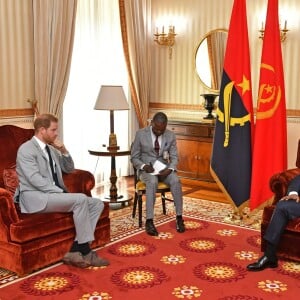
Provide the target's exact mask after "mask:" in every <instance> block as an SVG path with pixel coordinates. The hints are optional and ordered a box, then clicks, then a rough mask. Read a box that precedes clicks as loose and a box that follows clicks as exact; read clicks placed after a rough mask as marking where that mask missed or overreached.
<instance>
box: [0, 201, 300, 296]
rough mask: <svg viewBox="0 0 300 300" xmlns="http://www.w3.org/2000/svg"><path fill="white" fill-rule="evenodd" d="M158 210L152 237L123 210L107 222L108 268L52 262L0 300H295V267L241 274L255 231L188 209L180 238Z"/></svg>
mask: <svg viewBox="0 0 300 300" xmlns="http://www.w3.org/2000/svg"><path fill="white" fill-rule="evenodd" d="M160 206H161V203H160ZM160 206H159V207H157V208H156V215H155V224H156V226H157V229H158V231H159V235H158V236H156V237H152V236H148V235H147V234H146V233H145V231H144V228H142V229H140V228H138V226H137V219H132V218H131V215H130V214H127V215H126V214H124V211H120V212H118V213H119V216H116V215H115V216H114V217H111V222H112V242H111V243H110V244H108V245H106V246H105V247H103V248H100V249H98V250H97V252H98V254H99V255H100V256H102V257H105V258H107V259H108V260H109V261H110V262H111V264H110V265H109V266H107V267H98V268H96V267H89V268H86V269H79V268H75V267H72V266H70V265H64V264H61V263H59V264H56V265H55V266H52V267H50V268H48V269H46V270H44V271H41V272H38V273H36V274H31V275H30V276H28V277H25V278H22V279H19V280H16V281H15V282H14V283H12V284H7V285H6V286H4V287H2V288H1V289H0V299H1V300H19V299H23V300H31V299H37V300H50V299H52V300H53V299H60V298H61V299H67V300H78V299H79V300H94V299H97V300H99V299H101V300H109V299H117V300H119V299H130V300H141V299H142V300H150V299H151V300H152V299H159V300H172V299H174V300H177V299H178V300H179V299H183V300H185V299H188V300H274V299H282V300H286V299H289V300H296V299H298V297H299V296H298V293H299V290H300V281H299V278H300V264H299V263H296V262H292V261H282V260H280V261H279V266H278V268H276V269H266V270H264V271H263V272H248V271H247V269H246V266H247V264H249V263H251V262H253V261H255V260H256V259H257V258H258V257H260V255H261V252H260V234H259V231H258V230H256V229H253V228H252V227H250V226H248V225H247V226H246V225H245V226H240V225H238V226H237V225H236V224H229V223H228V222H225V223H224V222H219V221H216V220H212V219H218V218H220V216H219V215H218V216H216V214H215V212H213V210H209V217H207V218H206V219H204V218H203V211H204V210H205V209H206V208H205V207H204V208H203V207H199V206H198V207H197V209H198V211H199V212H200V214H198V215H197V212H196V211H193V210H192V209H191V208H190V209H189V210H188V216H184V219H185V224H186V232H185V233H178V232H177V231H176V223H175V217H174V213H173V208H172V209H171V207H170V206H168V210H167V211H168V213H167V215H166V216H164V215H163V214H161V207H160ZM192 206H193V205H192ZM194 207H196V205H195V206H194ZM130 212H131V211H130ZM222 213H223V212H222ZM192 215H193V216H192ZM124 224H126V225H125V226H124ZM121 225H123V226H121Z"/></svg>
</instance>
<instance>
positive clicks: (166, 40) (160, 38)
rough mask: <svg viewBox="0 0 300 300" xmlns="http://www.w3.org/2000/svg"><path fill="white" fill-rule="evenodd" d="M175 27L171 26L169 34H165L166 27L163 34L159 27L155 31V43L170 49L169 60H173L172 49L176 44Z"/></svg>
mask: <svg viewBox="0 0 300 300" xmlns="http://www.w3.org/2000/svg"><path fill="white" fill-rule="evenodd" d="M175 36H176V33H175V26H169V32H168V33H165V28H164V26H163V27H162V31H161V33H159V32H158V27H156V29H155V33H154V42H156V43H157V44H158V45H161V46H168V47H169V58H170V59H171V58H172V47H173V46H174V44H175Z"/></svg>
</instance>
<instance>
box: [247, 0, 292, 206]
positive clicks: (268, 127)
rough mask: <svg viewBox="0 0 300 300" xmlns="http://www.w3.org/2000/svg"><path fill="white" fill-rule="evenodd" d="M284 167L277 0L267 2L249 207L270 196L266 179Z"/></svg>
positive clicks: (283, 97)
mask: <svg viewBox="0 0 300 300" xmlns="http://www.w3.org/2000/svg"><path fill="white" fill-rule="evenodd" d="M286 167H287V129H286V106H285V89H284V76H283V65H282V55H281V41H280V30H279V21H278V0H269V1H268V10H267V19H266V26H265V33H264V38H263V49H262V57H261V65H260V80H259V91H258V99H257V113H256V123H255V139H254V147H253V165H252V186H251V199H250V209H251V210H253V209H255V208H258V207H259V206H262V204H264V203H265V202H266V201H267V200H268V199H270V198H271V197H272V192H271V190H270V188H269V180H270V178H271V176H272V175H274V174H275V173H278V172H281V171H283V170H285V169H286Z"/></svg>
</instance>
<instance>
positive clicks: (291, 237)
mask: <svg viewBox="0 0 300 300" xmlns="http://www.w3.org/2000/svg"><path fill="white" fill-rule="evenodd" d="M297 175H300V140H299V141H298V152H297V160H296V168H294V169H289V170H286V171H283V172H281V173H278V174H275V175H273V176H272V177H271V178H270V188H271V190H272V191H273V192H274V200H273V203H272V205H270V206H266V207H265V208H264V211H263V216H262V223H261V238H262V243H261V250H262V251H264V250H265V247H266V244H265V241H264V240H263V236H264V233H265V231H266V229H267V227H268V225H269V222H270V219H271V216H272V214H273V211H274V208H275V205H276V203H277V202H278V201H279V200H280V199H281V198H282V197H283V196H284V195H286V193H287V188H288V185H289V183H290V181H291V180H292V179H293V178H294V177H295V176H297ZM299 245H300V218H297V219H295V220H292V221H290V222H289V223H288V226H287V228H286V230H285V232H284V234H283V236H282V238H281V241H280V244H279V247H278V256H279V257H281V258H285V259H292V260H296V261H300V246H299Z"/></svg>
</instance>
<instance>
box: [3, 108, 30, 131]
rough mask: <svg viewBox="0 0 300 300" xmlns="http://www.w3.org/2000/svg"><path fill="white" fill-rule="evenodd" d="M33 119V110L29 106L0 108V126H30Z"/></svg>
mask: <svg viewBox="0 0 300 300" xmlns="http://www.w3.org/2000/svg"><path fill="white" fill-rule="evenodd" d="M33 119H34V112H33V109H31V108H24V109H1V110H0V126H2V125H16V126H19V127H23V128H32V127H33Z"/></svg>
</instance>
